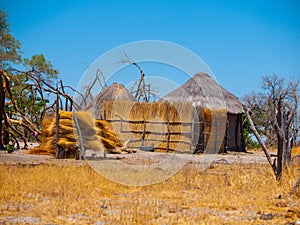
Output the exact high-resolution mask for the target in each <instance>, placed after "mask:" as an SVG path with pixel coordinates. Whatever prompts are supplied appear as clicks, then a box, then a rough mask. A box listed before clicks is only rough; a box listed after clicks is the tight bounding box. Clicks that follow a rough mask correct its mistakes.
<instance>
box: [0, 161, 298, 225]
mask: <svg viewBox="0 0 300 225" xmlns="http://www.w3.org/2000/svg"><path fill="white" fill-rule="evenodd" d="M299 168H300V166H299V164H296V165H294V166H292V167H291V168H290V169H289V170H288V171H285V173H284V174H285V175H284V176H283V178H282V180H281V181H279V182H278V181H276V180H275V179H274V176H273V174H272V171H271V169H270V167H269V166H268V165H267V164H236V163H230V164H214V165H213V166H211V167H210V168H209V169H207V170H205V171H201V172H200V171H199V170H198V169H197V168H196V166H195V165H194V164H187V165H186V166H185V167H184V168H183V169H182V170H181V171H180V172H179V173H177V174H176V175H175V176H173V177H171V178H169V179H168V180H166V181H164V182H162V183H158V184H154V185H150V186H143V187H129V186H123V185H120V184H116V183H113V182H111V181H108V180H106V179H104V178H102V177H101V176H100V175H98V174H97V173H96V172H95V171H94V170H92V169H91V168H90V167H89V166H87V165H70V164H65V165H63V164H39V165H24V164H15V165H5V164H2V165H0V171H1V172H0V224H95V225H100V224H101V225H102V224H295V223H296V221H298V220H299V219H300V192H299V191H298V192H296V193H295V194H293V195H289V191H290V190H291V188H292V186H293V185H294V184H295V182H296V180H297V179H298V177H299Z"/></svg>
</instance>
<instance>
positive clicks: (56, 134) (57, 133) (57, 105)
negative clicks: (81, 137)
mask: <svg viewBox="0 0 300 225" xmlns="http://www.w3.org/2000/svg"><path fill="white" fill-rule="evenodd" d="M55 115H56V117H55V119H56V120H55V122H56V130H55V132H56V133H55V141H56V152H55V158H57V159H58V158H59V156H60V149H59V145H58V141H59V95H58V93H57V94H56V114H55Z"/></svg>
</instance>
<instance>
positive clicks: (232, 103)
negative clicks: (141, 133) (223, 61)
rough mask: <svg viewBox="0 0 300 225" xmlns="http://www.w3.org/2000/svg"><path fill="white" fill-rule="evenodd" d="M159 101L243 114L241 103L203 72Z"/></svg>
mask: <svg viewBox="0 0 300 225" xmlns="http://www.w3.org/2000/svg"><path fill="white" fill-rule="evenodd" d="M159 101H168V102H192V103H193V106H194V107H201V108H210V109H220V108H227V109H228V112H229V113H233V114H239V113H243V112H244V111H243V107H242V103H241V102H240V101H239V100H238V98H237V97H236V96H235V95H233V94H232V93H230V92H229V91H227V90H226V89H224V88H223V87H221V86H220V85H219V84H218V83H217V82H216V81H215V80H214V79H212V78H211V77H210V76H209V75H208V74H206V73H203V72H200V73H197V74H196V75H194V76H193V77H192V78H191V79H189V80H188V81H187V82H185V83H184V84H183V85H182V86H180V87H179V88H177V89H175V90H174V91H172V92H170V93H169V94H168V95H166V96H165V97H163V98H162V99H160V100H159Z"/></svg>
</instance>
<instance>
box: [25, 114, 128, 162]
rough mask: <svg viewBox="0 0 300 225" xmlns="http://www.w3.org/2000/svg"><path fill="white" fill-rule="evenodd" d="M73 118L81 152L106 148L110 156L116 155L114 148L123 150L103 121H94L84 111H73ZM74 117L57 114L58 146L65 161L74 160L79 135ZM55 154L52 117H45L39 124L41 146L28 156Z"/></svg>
mask: <svg viewBox="0 0 300 225" xmlns="http://www.w3.org/2000/svg"><path fill="white" fill-rule="evenodd" d="M75 115H76V119H77V123H78V126H79V128H80V134H81V138H82V143H83V147H84V149H85V150H88V149H90V150H94V151H97V150H98V151H99V150H104V148H106V149H107V151H108V152H110V153H120V151H119V150H116V149H117V148H120V147H123V144H122V142H121V141H120V140H119V139H118V138H117V136H116V135H115V133H114V132H113V131H112V130H111V129H110V128H109V126H108V125H107V123H106V122H105V121H101V120H95V119H94V118H93V117H92V116H91V114H90V113H89V112H86V111H83V112H76V114H75ZM74 118H75V117H74ZM74 118H73V113H72V112H66V111H60V112H59V130H58V131H59V132H58V137H59V139H58V146H59V148H60V149H63V150H64V152H65V153H64V154H65V156H66V157H68V158H76V157H77V155H78V150H79V143H80V141H79V135H78V134H79V132H78V131H77V129H76V126H75V122H74ZM103 145H104V146H103ZM55 152H56V118H55V115H48V116H46V117H45V118H44V120H43V124H42V138H41V145H40V146H39V147H37V148H35V149H32V150H31V151H30V153H31V154H48V155H55Z"/></svg>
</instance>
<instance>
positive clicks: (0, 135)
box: [0, 71, 5, 150]
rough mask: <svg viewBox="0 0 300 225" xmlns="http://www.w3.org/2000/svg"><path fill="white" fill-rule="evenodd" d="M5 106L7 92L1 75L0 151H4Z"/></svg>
mask: <svg viewBox="0 0 300 225" xmlns="http://www.w3.org/2000/svg"><path fill="white" fill-rule="evenodd" d="M1 72H2V71H1ZM4 105H5V92H4V85H3V79H2V75H1V74H0V150H4V145H3V143H2V129H3V127H2V125H3V124H2V120H3V117H4Z"/></svg>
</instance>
